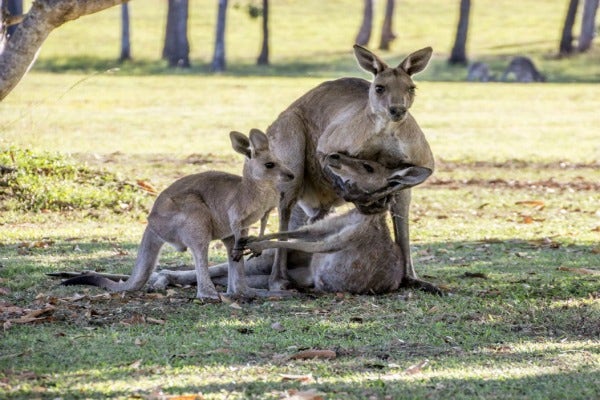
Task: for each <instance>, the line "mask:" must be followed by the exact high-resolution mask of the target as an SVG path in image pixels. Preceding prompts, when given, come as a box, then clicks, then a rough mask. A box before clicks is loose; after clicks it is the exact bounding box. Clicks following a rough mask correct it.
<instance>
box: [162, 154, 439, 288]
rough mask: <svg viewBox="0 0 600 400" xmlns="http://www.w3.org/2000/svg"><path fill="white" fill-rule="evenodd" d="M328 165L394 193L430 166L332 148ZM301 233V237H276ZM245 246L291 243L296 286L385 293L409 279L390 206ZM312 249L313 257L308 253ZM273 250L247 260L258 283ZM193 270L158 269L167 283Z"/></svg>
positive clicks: (372, 188) (349, 179)
mask: <svg viewBox="0 0 600 400" xmlns="http://www.w3.org/2000/svg"><path fill="white" fill-rule="evenodd" d="M325 168H326V169H328V171H329V172H330V173H331V174H333V175H335V177H336V179H339V180H340V181H342V182H344V183H345V184H346V186H347V187H351V188H352V189H351V190H356V191H358V192H361V193H371V194H375V193H379V194H385V193H391V192H393V191H396V190H398V189H401V188H402V187H405V186H413V185H416V184H418V183H420V182H422V181H424V180H425V179H426V178H427V177H428V176H429V175H430V174H431V170H429V169H427V168H422V167H412V166H411V167H407V168H405V169H403V170H390V169H387V168H385V167H384V166H383V165H381V164H379V163H376V162H373V161H366V160H360V159H355V158H351V157H348V156H345V155H343V154H332V155H329V156H327V157H326V159H325ZM275 239H297V241H274V240H275ZM245 247H246V248H248V249H250V250H252V251H253V252H257V253H258V252H262V251H263V250H267V249H274V248H286V249H291V251H290V254H289V258H288V260H289V262H290V263H289V265H288V267H289V271H288V272H289V277H290V282H291V284H292V285H293V286H294V287H296V288H309V287H314V288H315V289H317V290H318V291H325V292H350V293H356V294H363V293H385V292H390V291H394V290H396V289H398V287H400V286H401V285H411V284H412V283H413V282H414V281H406V279H405V278H406V273H405V272H406V271H405V269H404V263H403V257H402V253H401V249H400V247H399V246H398V244H396V243H395V242H394V241H393V240H392V237H391V235H390V231H389V229H388V226H387V222H386V209H383V210H381V212H379V213H376V214H363V213H361V212H360V211H359V210H358V209H353V210H351V211H349V212H347V213H345V214H342V215H335V216H330V217H327V218H325V219H322V220H320V221H317V222H315V223H314V224H310V225H305V226H303V227H301V228H299V229H298V230H295V231H291V232H280V233H275V234H271V235H266V236H261V237H258V238H248V239H247V240H246V243H245ZM306 253H315V254H313V255H312V258H311V256H310V255H309V254H306ZM272 263H273V252H272V251H269V250H267V251H265V252H264V253H262V254H261V255H260V256H259V257H254V258H251V259H249V260H248V261H246V264H245V266H246V274H247V276H248V280H249V281H250V282H252V285H253V286H255V287H268V277H269V274H270V272H271V266H272ZM209 271H210V275H211V278H212V279H213V282H216V283H219V284H226V282H227V265H226V264H221V265H217V266H214V267H211V268H209ZM191 272H192V271H169V270H162V271H160V272H159V273H158V274H157V275H158V276H161V277H162V279H159V280H160V281H161V283H162V285H163V286H166V284H182V285H185V284H190V283H193V279H194V276H193V275H191ZM418 286H419V287H420V288H422V289H426V290H431V288H430V287H429V286H432V285H431V284H429V283H427V282H423V281H419V285H418Z"/></svg>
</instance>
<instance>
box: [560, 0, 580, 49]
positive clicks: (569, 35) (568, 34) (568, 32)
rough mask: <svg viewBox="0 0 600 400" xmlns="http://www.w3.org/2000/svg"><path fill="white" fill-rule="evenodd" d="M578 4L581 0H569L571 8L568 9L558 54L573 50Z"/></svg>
mask: <svg viewBox="0 0 600 400" xmlns="http://www.w3.org/2000/svg"><path fill="white" fill-rule="evenodd" d="M577 6H579V0H569V8H568V9H567V15H566V17H565V24H564V26H563V30H562V34H561V38H560V45H559V47H558V54H559V55H561V56H564V55H567V54H571V53H572V52H573V25H574V24H575V17H576V16H577Z"/></svg>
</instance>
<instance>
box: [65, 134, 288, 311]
mask: <svg viewBox="0 0 600 400" xmlns="http://www.w3.org/2000/svg"><path fill="white" fill-rule="evenodd" d="M230 139H231V143H232V146H233V149H234V150H235V151H236V152H238V153H241V154H243V155H244V156H245V157H246V159H245V162H244V168H243V176H237V175H233V174H228V173H225V172H219V171H207V172H202V173H199V174H194V175H189V176H186V177H183V178H181V179H179V180H177V181H175V182H174V183H173V184H171V185H170V186H169V187H168V188H167V189H165V190H164V191H163V192H162V193H161V194H160V195H159V196H158V198H157V199H156V201H155V202H154V205H153V207H152V210H151V212H150V215H149V216H148V226H147V227H146V230H145V231H144V234H143V237H142V242H141V244H140V249H139V251H138V256H137V261H136V264H135V267H134V268H133V271H132V274H131V277H130V278H129V279H127V280H126V281H125V282H115V281H112V280H110V279H108V278H105V277H102V276H101V275H97V274H89V275H82V276H78V277H75V278H72V279H68V280H66V281H64V282H63V284H65V285H79V284H87V285H93V286H99V287H102V288H105V289H108V290H110V291H113V292H121V291H130V290H139V289H141V288H142V287H143V286H144V284H146V282H147V281H148V279H149V277H150V275H151V274H152V272H153V271H154V268H155V266H156V263H157V261H158V256H159V253H160V250H161V248H162V246H163V245H164V244H165V243H169V244H171V245H173V246H174V247H175V248H176V249H177V250H179V251H185V250H186V249H187V248H190V250H191V251H192V254H193V256H194V264H195V278H196V281H197V284H198V290H197V297H198V298H199V299H206V300H218V299H219V294H218V293H217V290H216V288H215V286H214V284H213V283H212V281H211V279H210V276H209V273H208V247H209V243H210V241H211V240H214V239H220V240H221V241H222V242H223V244H224V245H225V248H226V249H227V258H228V265H229V267H228V285H227V294H229V295H237V296H243V297H254V296H257V295H261V292H259V291H257V290H255V289H253V288H250V287H249V285H248V284H247V280H246V275H245V272H244V264H243V258H242V252H241V251H240V250H237V249H240V248H241V246H240V245H239V243H240V241H241V239H242V238H243V237H245V236H247V234H248V227H249V226H250V225H251V224H253V223H254V222H256V221H258V220H259V219H260V220H261V232H264V227H265V224H266V220H267V218H268V214H269V212H270V211H271V210H272V209H273V208H275V207H276V206H277V201H278V198H279V189H278V186H279V185H280V184H282V183H283V182H286V181H291V180H292V179H293V178H294V175H293V174H292V173H291V172H290V171H289V170H288V169H287V168H286V167H284V166H283V165H282V163H281V161H280V160H279V159H278V158H277V157H276V156H274V155H273V154H272V152H271V151H270V149H269V141H268V138H267V136H266V135H265V134H264V133H263V132H261V131H259V130H258V129H253V130H251V131H250V135H249V138H248V137H246V136H245V135H243V134H242V133H239V132H231V133H230ZM236 243H238V244H237V245H236Z"/></svg>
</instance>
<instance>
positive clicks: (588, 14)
mask: <svg viewBox="0 0 600 400" xmlns="http://www.w3.org/2000/svg"><path fill="white" fill-rule="evenodd" d="M598 3H599V1H598V0H585V2H584V3H583V16H582V17H581V33H580V35H579V41H578V43H577V50H578V51H581V52H584V51H588V50H589V49H590V47H592V40H593V39H594V29H595V28H596V27H595V26H594V25H595V22H596V11H597V10H598Z"/></svg>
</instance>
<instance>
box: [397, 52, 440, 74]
mask: <svg viewBox="0 0 600 400" xmlns="http://www.w3.org/2000/svg"><path fill="white" fill-rule="evenodd" d="M432 54H433V49H432V48H431V47H425V48H424V49H421V50H417V51H415V52H414V53H412V54H409V55H408V56H407V57H406V58H405V59H404V61H402V62H401V63H400V65H398V68H400V69H402V70H404V72H406V73H407V74H408V75H410V76H413V75H414V74H416V73H418V72H421V71H423V70H424V69H425V67H427V64H428V63H429V59H430V58H431V55H432Z"/></svg>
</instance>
